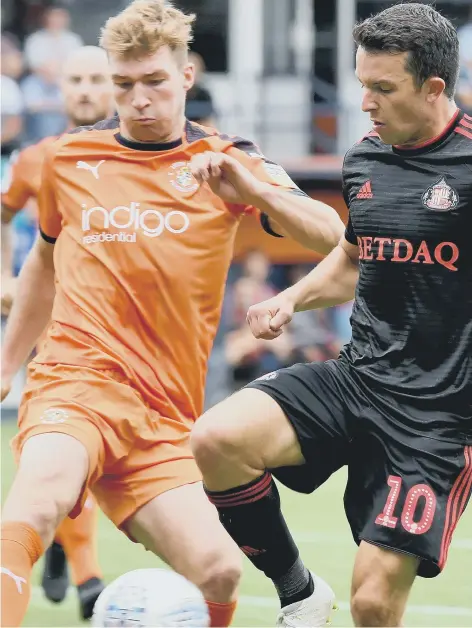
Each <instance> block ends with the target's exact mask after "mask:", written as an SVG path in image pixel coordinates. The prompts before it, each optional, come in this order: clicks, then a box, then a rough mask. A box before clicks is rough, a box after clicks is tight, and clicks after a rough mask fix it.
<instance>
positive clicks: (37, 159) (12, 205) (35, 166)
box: [2, 136, 57, 214]
mask: <svg viewBox="0 0 472 628" xmlns="http://www.w3.org/2000/svg"><path fill="white" fill-rule="evenodd" d="M56 139H57V137H55V136H53V137H46V138H44V139H43V140H41V141H40V142H38V143H37V144H33V145H32V146H28V147H27V148H25V149H23V150H22V151H20V152H19V153H18V154H17V155H16V158H13V159H12V160H11V166H10V167H11V170H10V172H9V173H8V175H7V180H6V182H5V184H4V188H5V189H4V190H2V204H3V205H5V206H6V207H7V208H8V209H9V210H10V211H11V212H12V213H14V214H16V213H18V212H19V211H21V210H22V209H23V208H24V207H25V206H26V204H27V202H28V201H29V200H30V199H31V198H33V199H35V200H36V198H37V196H38V194H39V189H40V186H41V169H42V166H43V161H44V157H45V155H46V149H47V147H48V146H50V144H52V143H53V142H55V141H56Z"/></svg>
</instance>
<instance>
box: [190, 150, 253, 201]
mask: <svg viewBox="0 0 472 628" xmlns="http://www.w3.org/2000/svg"><path fill="white" fill-rule="evenodd" d="M189 168H190V171H191V173H192V174H193V176H194V177H195V179H196V180H197V181H198V182H199V183H208V185H209V186H210V188H211V189H212V191H213V192H214V193H215V194H217V195H218V196H219V197H220V198H222V199H223V200H224V201H225V202H226V203H234V204H236V205H251V204H252V203H253V201H254V198H257V196H258V190H259V189H260V188H261V186H263V185H264V184H263V183H261V181H259V180H258V179H256V177H255V176H254V175H253V174H252V173H251V172H249V170H248V169H247V168H246V167H245V166H243V165H242V164H240V163H239V161H238V160H237V159H235V158H234V157H231V156H230V155H227V154H226V153H213V152H210V151H207V152H205V153H199V154H198V155H195V156H194V157H192V159H191V160H190V162H189Z"/></svg>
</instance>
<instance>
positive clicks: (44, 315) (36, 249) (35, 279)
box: [2, 145, 62, 394]
mask: <svg viewBox="0 0 472 628" xmlns="http://www.w3.org/2000/svg"><path fill="white" fill-rule="evenodd" d="M54 151H55V146H54V145H52V146H51V147H50V148H49V149H48V152H47V153H46V158H45V160H44V164H43V168H42V173H41V189H40V192H39V196H38V213H39V231H40V233H39V235H38V238H37V240H36V242H35V244H34V245H33V248H32V249H31V251H30V253H29V254H28V257H27V258H26V260H25V263H24V265H23V268H22V269H21V272H20V275H19V277H18V283H17V292H16V298H15V301H14V303H13V307H12V310H11V312H10V316H9V318H8V321H7V326H6V329H5V336H4V340H3V347H2V367H3V382H2V394H5V390H6V391H7V390H8V383H9V382H10V381H11V379H12V378H13V377H14V375H15V373H16V372H17V371H18V369H19V368H20V367H21V366H22V364H24V362H25V361H26V360H27V359H28V357H29V355H30V354H31V351H32V350H33V348H34V346H35V345H36V343H37V341H38V339H39V337H40V336H41V334H42V332H43V331H44V329H45V327H46V325H47V324H48V322H49V320H50V318H51V312H52V306H53V302H54V296H55V286H54V261H53V251H54V242H55V240H56V238H57V237H58V236H59V233H60V231H61V228H62V225H61V215H60V213H59V211H58V209H57V204H56V196H55V183H54V171H53V159H54ZM5 382H6V384H7V386H6V387H5V386H4V384H5Z"/></svg>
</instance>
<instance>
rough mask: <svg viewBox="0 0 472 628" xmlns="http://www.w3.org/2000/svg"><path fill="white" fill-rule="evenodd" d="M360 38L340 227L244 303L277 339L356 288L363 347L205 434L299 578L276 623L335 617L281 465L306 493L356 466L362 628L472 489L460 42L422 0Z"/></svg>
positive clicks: (260, 539) (390, 599) (385, 609)
mask: <svg viewBox="0 0 472 628" xmlns="http://www.w3.org/2000/svg"><path fill="white" fill-rule="evenodd" d="M354 39H355V41H356V44H357V45H358V50H357V64H356V65H357V68H356V71H357V76H358V78H359V80H360V82H361V83H362V85H363V88H364V97H363V103H362V109H363V111H365V112H368V113H369V114H370V117H371V119H372V123H373V125H374V129H373V131H372V133H370V134H369V135H368V136H367V137H365V138H364V139H363V140H362V141H360V142H359V143H358V144H357V145H356V146H354V147H353V148H352V149H351V150H350V151H349V152H348V153H347V155H346V158H345V163H344V168H343V188H344V196H345V199H346V203H347V205H348V207H349V212H350V215H349V223H348V226H347V229H346V232H345V236H344V237H343V238H342V239H341V241H340V243H339V245H338V247H337V248H336V249H334V250H333V251H332V252H331V253H330V254H329V255H328V256H327V258H326V259H325V260H324V261H323V262H322V263H321V264H319V265H318V266H317V268H316V269H315V270H313V271H312V272H311V273H310V274H309V275H308V276H307V277H305V278H304V279H302V280H301V281H300V282H299V283H297V284H295V285H294V286H292V287H291V288H289V289H288V290H286V291H284V292H282V293H281V294H279V295H278V296H276V297H274V298H272V299H270V300H268V301H265V302H264V303H260V304H258V305H255V306H253V307H252V308H251V309H250V310H249V313H248V322H249V325H250V327H251V329H252V331H253V333H254V335H255V336H256V337H258V338H264V339H271V338H275V337H277V336H279V335H280V334H281V333H283V329H284V325H285V324H286V323H287V322H289V321H290V319H291V317H292V315H293V313H294V312H296V311H300V310H306V309H314V308H322V307H328V306H332V305H336V304H340V303H343V302H346V301H348V300H350V299H352V298H353V297H355V305H354V310H353V314H352V341H351V342H350V343H349V344H348V345H346V346H345V347H344V348H343V350H342V351H341V355H340V357H339V359H338V360H332V361H329V362H326V363H321V364H319V363H318V364H317V363H312V364H298V365H295V366H293V367H291V368H287V369H281V370H280V371H277V372H274V373H271V374H269V375H268V376H265V378H264V377H263V378H261V379H259V380H257V381H255V382H253V383H252V384H250V385H249V386H248V387H247V388H245V389H244V390H242V391H240V392H238V393H236V394H235V395H234V396H233V397H231V398H230V399H229V400H227V401H224V402H223V403H221V404H219V405H218V406H216V407H214V408H213V409H211V410H210V411H209V412H207V414H206V415H204V416H203V418H202V419H201V420H200V421H198V422H197V423H196V427H195V430H194V432H193V437H192V438H193V451H194V454H195V456H196V460H197V463H198V464H199V466H200V468H201V470H202V472H203V476H204V482H205V486H206V490H207V494H208V496H209V499H210V501H211V502H212V503H214V504H215V505H216V507H217V509H218V511H219V516H220V519H221V521H222V523H223V525H224V526H225V528H226V529H227V530H228V532H229V533H230V534H231V536H232V537H233V538H234V539H235V541H236V542H237V543H238V545H239V546H240V547H241V548H242V549H243V551H244V552H245V553H246V555H248V556H249V558H250V560H251V562H252V563H253V564H254V565H255V566H256V567H257V568H258V569H260V570H262V571H264V573H265V574H266V575H267V576H268V577H269V578H271V579H272V580H273V581H274V583H275V585H276V588H277V590H278V591H279V592H280V586H279V583H280V582H285V591H286V590H287V582H289V583H290V584H291V592H290V595H289V596H287V595H284V596H280V598H281V606H282V611H281V615H280V617H279V625H281V626H321V625H324V624H323V622H324V621H325V620H326V619H327V617H328V615H329V611H330V608H331V604H332V599H331V598H330V595H329V592H327V593H326V595H324V598H323V592H322V591H321V592H320V591H318V595H316V593H317V578H316V577H315V578H314V579H313V577H312V575H311V574H310V573H309V572H308V570H307V569H306V567H305V566H304V565H303V563H302V561H301V559H300V558H299V555H298V549H297V548H296V546H295V544H294V542H293V540H292V537H291V535H290V533H289V531H288V529H287V526H286V524H285V521H284V518H283V516H282V513H281V510H280V501H279V497H278V493H277V488H276V485H275V483H274V480H273V479H272V477H271V474H272V475H274V476H275V477H277V478H278V479H280V480H281V481H282V482H283V483H285V484H286V485H287V486H289V487H291V488H293V489H295V490H298V491H301V492H311V491H313V490H315V489H316V488H317V487H318V486H320V484H322V483H323V482H324V481H325V480H327V479H328V477H329V476H330V475H331V474H332V473H333V472H334V471H336V470H337V469H339V468H340V467H342V466H344V465H347V467H348V470H349V477H348V483H347V488H346V493H345V499H344V501H345V509H346V514H347V517H348V520H349V523H350V525H351V529H352V533H353V536H354V539H355V541H356V543H358V544H359V550H358V554H357V557H356V562H355V566H354V574H353V582H352V600H351V611H352V615H353V618H354V621H355V624H356V625H357V626H399V625H401V622H402V618H403V615H404V612H405V607H406V602H407V599H408V595H409V593H410V590H411V587H412V585H413V582H414V580H415V577H416V576H417V575H419V576H422V577H426V578H430V577H434V576H436V575H437V574H438V573H439V572H440V571H441V570H442V569H443V567H444V565H445V563H446V559H447V553H448V548H449V546H450V543H451V538H452V535H453V532H454V529H455V527H456V525H457V522H458V520H459V518H460V516H461V514H462V513H463V511H464V509H465V507H466V505H467V502H468V500H469V497H470V493H471V488H472V249H471V246H470V236H471V234H472V118H470V117H468V116H467V115H465V114H463V113H462V112H461V111H460V110H458V109H457V106H456V104H455V102H454V89H455V85H456V79H457V75H458V67H459V62H458V41H457V35H456V32H455V30H454V28H453V26H452V24H451V23H450V22H449V21H448V20H447V19H445V18H444V17H442V16H441V15H440V14H439V13H438V12H437V11H435V10H434V9H433V8H432V7H431V6H428V5H423V4H419V3H411V4H398V5H395V6H393V7H391V8H389V9H387V10H385V11H383V12H381V13H379V14H378V15H375V16H374V17H371V18H369V19H368V20H366V21H365V22H363V23H361V24H359V25H358V26H356V28H355V30H354ZM313 525H316V514H315V513H314V514H313Z"/></svg>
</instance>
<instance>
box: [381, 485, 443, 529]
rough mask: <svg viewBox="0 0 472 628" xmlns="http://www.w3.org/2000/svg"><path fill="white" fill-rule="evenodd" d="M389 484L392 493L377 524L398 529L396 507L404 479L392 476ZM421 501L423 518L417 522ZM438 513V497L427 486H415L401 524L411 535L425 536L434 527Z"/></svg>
mask: <svg viewBox="0 0 472 628" xmlns="http://www.w3.org/2000/svg"><path fill="white" fill-rule="evenodd" d="M387 484H388V485H389V486H390V492H389V494H388V497H387V501H386V503H385V506H384V509H383V512H382V513H381V514H380V515H378V516H377V518H376V520H375V523H376V524H377V525H381V526H385V527H386V528H396V527H397V523H398V517H395V516H394V514H393V513H394V512H395V507H396V505H397V502H398V498H399V497H400V491H401V487H402V479H401V478H400V477H398V476H397V475H390V476H389V478H388V480H387ZM420 500H421V502H422V503H421V505H420V508H421V509H422V510H421V517H420V518H419V519H418V520H415V514H416V510H417V507H418V502H419V501H420ZM435 511H436V495H435V494H434V493H433V491H432V489H431V488H430V487H429V486H427V485H426V484H415V486H412V487H411V488H410V490H409V491H408V494H407V496H406V499H405V504H404V506H403V510H402V514H401V517H400V520H401V524H402V526H403V527H404V528H405V530H406V531H407V532H410V533H411V534H424V533H425V532H427V531H428V530H429V529H430V528H431V526H432V525H433V519H434V513H435Z"/></svg>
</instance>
